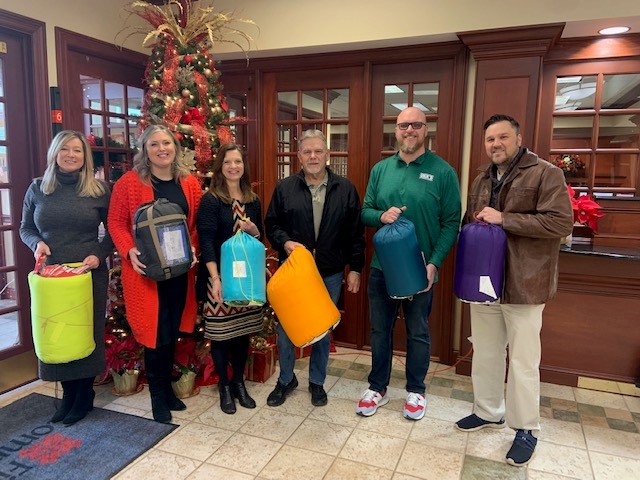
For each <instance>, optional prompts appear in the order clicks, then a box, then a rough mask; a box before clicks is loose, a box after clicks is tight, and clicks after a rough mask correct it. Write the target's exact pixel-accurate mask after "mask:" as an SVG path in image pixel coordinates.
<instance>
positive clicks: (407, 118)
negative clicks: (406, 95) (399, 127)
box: [396, 107, 427, 123]
mask: <svg viewBox="0 0 640 480" xmlns="http://www.w3.org/2000/svg"><path fill="white" fill-rule="evenodd" d="M404 122H422V123H427V117H426V115H425V114H424V112H423V111H422V110H420V109H419V108H417V107H407V108H405V109H404V110H402V111H401V112H400V115H398V121H397V122H396V123H404Z"/></svg>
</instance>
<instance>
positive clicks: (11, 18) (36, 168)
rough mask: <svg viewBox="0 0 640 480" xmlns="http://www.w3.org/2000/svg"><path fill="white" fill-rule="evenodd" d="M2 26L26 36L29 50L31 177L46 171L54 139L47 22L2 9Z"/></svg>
mask: <svg viewBox="0 0 640 480" xmlns="http://www.w3.org/2000/svg"><path fill="white" fill-rule="evenodd" d="M0 28H5V29H7V30H8V31H11V32H15V33H17V34H18V35H19V36H21V37H23V38H24V39H25V40H26V47H27V49H28V50H29V59H28V63H27V68H28V72H27V77H28V78H29V81H30V85H28V86H27V90H28V91H29V92H30V96H29V98H25V99H24V101H25V104H26V105H25V114H26V115H29V116H30V119H29V122H30V124H31V125H33V126H34V128H35V131H34V132H32V133H33V138H34V140H33V143H32V145H31V148H32V158H33V159H34V161H33V162H32V164H30V165H29V168H30V169H31V173H32V176H33V177H35V176H36V175H37V174H38V172H42V171H43V170H44V167H45V164H46V157H47V148H48V146H49V141H50V140H51V124H50V118H51V115H50V114H49V109H50V106H49V105H50V104H49V75H48V72H47V34H46V24H45V23H44V22H41V21H39V20H35V19H33V18H28V17H24V16H22V15H18V14H16V13H13V12H8V11H6V10H2V9H0Z"/></svg>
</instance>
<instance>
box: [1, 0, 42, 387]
mask: <svg viewBox="0 0 640 480" xmlns="http://www.w3.org/2000/svg"><path fill="white" fill-rule="evenodd" d="M43 27H44V25H43V24H42V25H41V24H39V22H36V21H30V20H29V19H26V18H24V17H18V16H13V15H12V14H8V13H3V12H0V212H1V213H0V393H2V392H4V391H6V390H9V389H11V388H14V387H16V386H19V385H21V384H24V383H25V382H28V381H30V380H33V379H35V378H37V362H36V357H35V354H34V351H33V341H32V337H31V322H30V319H31V318H30V308H29V305H30V300H29V287H28V285H27V273H28V272H29V271H30V270H32V269H33V265H34V258H33V254H32V253H31V251H30V250H29V249H28V248H27V247H26V246H25V245H24V244H23V243H22V241H21V240H20V236H19V228H20V221H21V217H22V201H23V199H24V194H25V192H26V190H27V188H28V187H29V184H30V183H31V180H32V178H33V177H34V176H37V175H40V174H41V173H42V169H41V167H42V166H43V165H44V163H45V159H44V155H45V151H44V144H46V142H47V140H48V138H41V139H39V138H38V136H39V135H41V136H43V137H47V136H48V134H49V132H48V129H44V130H43V129H42V128H39V126H38V123H37V122H36V119H35V116H36V115H37V114H39V115H42V116H44V115H46V113H47V112H46V110H45V111H44V112H43V111H42V109H41V107H42V105H38V98H37V97H38V95H36V93H35V92H34V90H35V87H34V85H37V86H38V87H43V85H42V84H41V83H40V82H39V80H36V81H35V82H32V80H33V79H32V78H30V77H29V76H28V75H27V73H29V74H30V75H32V74H33V73H34V72H33V70H32V67H31V66H32V65H33V63H32V62H33V61H34V56H35V52H36V51H37V49H38V46H37V44H38V42H37V40H35V37H36V36H37V35H38V33H37V32H40V33H44V28H43ZM43 68H44V67H43ZM38 73H39V74H42V75H43V76H44V80H45V82H44V85H46V73H44V71H43V70H39V72H38ZM44 88H45V91H46V87H44ZM45 109H46V106H45Z"/></svg>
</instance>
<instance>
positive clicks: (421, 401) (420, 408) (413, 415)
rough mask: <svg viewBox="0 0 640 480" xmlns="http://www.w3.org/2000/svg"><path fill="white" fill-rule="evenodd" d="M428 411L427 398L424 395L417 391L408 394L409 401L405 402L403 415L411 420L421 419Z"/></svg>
mask: <svg viewBox="0 0 640 480" xmlns="http://www.w3.org/2000/svg"><path fill="white" fill-rule="evenodd" d="M426 411H427V399H426V398H424V395H421V394H420V393H415V392H409V393H408V394H407V401H406V402H405V404H404V411H403V412H402V415H404V418H408V419H409V420H420V419H421V418H422V417H424V414H425V412H426Z"/></svg>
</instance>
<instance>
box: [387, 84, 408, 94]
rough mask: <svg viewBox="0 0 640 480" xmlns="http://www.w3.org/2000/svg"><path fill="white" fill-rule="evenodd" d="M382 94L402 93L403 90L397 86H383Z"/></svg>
mask: <svg viewBox="0 0 640 480" xmlns="http://www.w3.org/2000/svg"><path fill="white" fill-rule="evenodd" d="M384 93H404V90H402V89H401V88H400V87H398V86H397V85H385V86H384Z"/></svg>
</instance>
